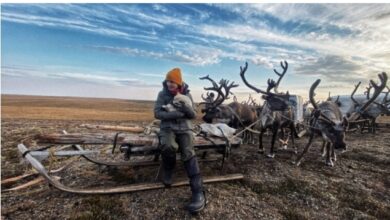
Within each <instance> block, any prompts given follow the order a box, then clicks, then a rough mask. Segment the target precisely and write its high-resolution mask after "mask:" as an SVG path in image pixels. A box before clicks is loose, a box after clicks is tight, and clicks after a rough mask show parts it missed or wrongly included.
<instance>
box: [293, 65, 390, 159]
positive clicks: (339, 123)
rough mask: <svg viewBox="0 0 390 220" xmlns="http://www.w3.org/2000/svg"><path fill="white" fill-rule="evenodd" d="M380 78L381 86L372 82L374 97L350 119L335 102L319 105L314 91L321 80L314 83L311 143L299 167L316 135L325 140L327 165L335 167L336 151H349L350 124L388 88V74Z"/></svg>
mask: <svg viewBox="0 0 390 220" xmlns="http://www.w3.org/2000/svg"><path fill="white" fill-rule="evenodd" d="M378 76H379V79H380V81H381V84H380V85H379V86H378V85H377V84H375V82H374V81H372V80H371V81H370V82H371V85H372V86H373V87H374V89H375V92H374V95H373V96H372V97H371V98H370V99H369V100H368V101H367V102H366V103H364V105H362V106H361V108H360V109H359V111H357V112H353V113H352V114H351V115H350V116H349V117H348V118H346V117H343V116H342V113H341V111H340V108H339V106H338V105H337V104H336V103H335V102H333V101H325V102H322V103H321V104H317V103H316V102H315V100H314V95H315V93H314V90H315V89H316V88H317V86H318V85H319V84H320V82H321V80H320V79H318V80H316V81H315V82H314V83H313V85H312V86H311V88H310V91H309V97H310V102H311V104H312V105H313V107H314V111H313V113H312V117H311V119H310V123H309V126H310V127H309V134H310V136H309V142H308V143H307V144H306V146H305V148H304V150H303V152H302V154H301V155H300V156H299V157H298V158H297V160H296V165H297V166H299V165H300V164H301V161H302V158H303V156H304V155H305V154H306V152H307V151H308V150H309V148H310V146H311V145H312V142H313V139H314V136H315V135H319V136H321V137H322V139H323V145H322V146H323V147H322V151H323V156H325V154H326V161H325V163H326V165H328V166H333V165H334V163H333V162H334V161H336V154H335V149H340V150H346V149H347V144H346V143H345V140H344V139H345V132H346V130H347V128H348V124H349V122H354V121H356V120H357V119H359V118H360V117H361V116H362V115H363V114H364V112H365V111H366V110H367V109H368V107H369V106H370V104H371V103H373V102H374V101H375V99H376V98H377V97H378V96H379V94H380V93H381V92H382V90H383V89H384V88H385V86H386V82H387V75H386V73H382V74H379V75H378Z"/></svg>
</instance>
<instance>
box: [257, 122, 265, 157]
mask: <svg viewBox="0 0 390 220" xmlns="http://www.w3.org/2000/svg"><path fill="white" fill-rule="evenodd" d="M263 134H264V129H263V128H262V129H260V134H259V151H258V152H259V153H260V154H263V153H264V146H263Z"/></svg>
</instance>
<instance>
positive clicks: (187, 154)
mask: <svg viewBox="0 0 390 220" xmlns="http://www.w3.org/2000/svg"><path fill="white" fill-rule="evenodd" d="M195 156H196V154H195V151H194V149H193V148H192V149H189V148H186V149H183V151H182V152H181V160H182V161H183V162H186V161H188V160H190V159H191V158H193V157H195Z"/></svg>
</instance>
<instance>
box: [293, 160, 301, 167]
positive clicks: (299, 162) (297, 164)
mask: <svg viewBox="0 0 390 220" xmlns="http://www.w3.org/2000/svg"><path fill="white" fill-rule="evenodd" d="M293 164H295V166H297V167H299V166H300V165H301V161H298V162H295V161H293Z"/></svg>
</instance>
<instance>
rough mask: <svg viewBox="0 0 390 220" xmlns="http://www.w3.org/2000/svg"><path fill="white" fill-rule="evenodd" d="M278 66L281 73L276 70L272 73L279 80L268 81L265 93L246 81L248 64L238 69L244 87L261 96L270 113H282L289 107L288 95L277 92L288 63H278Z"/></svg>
mask: <svg viewBox="0 0 390 220" xmlns="http://www.w3.org/2000/svg"><path fill="white" fill-rule="evenodd" d="M280 66H281V67H282V69H283V72H282V73H279V72H278V71H277V70H275V69H274V72H275V73H276V75H278V76H279V79H278V80H277V81H276V82H275V81H274V80H273V79H268V81H267V84H268V87H267V90H266V91H264V90H261V89H259V88H256V87H255V86H253V85H251V84H250V83H249V82H248V81H247V80H246V78H245V72H246V70H247V69H248V63H245V67H244V68H242V67H240V76H241V79H242V80H243V81H244V83H245V85H247V86H248V87H249V88H251V89H252V90H254V91H255V92H257V93H261V94H263V96H262V98H263V99H264V100H266V102H267V103H266V104H267V105H268V106H269V107H270V109H271V111H283V110H286V109H287V108H288V106H289V97H290V95H289V93H288V92H287V93H286V94H283V93H279V92H278V87H279V84H280V81H281V80H282V78H283V76H284V75H285V74H286V72H287V68H288V63H287V62H286V61H284V62H280ZM271 90H273V91H274V92H271Z"/></svg>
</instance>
